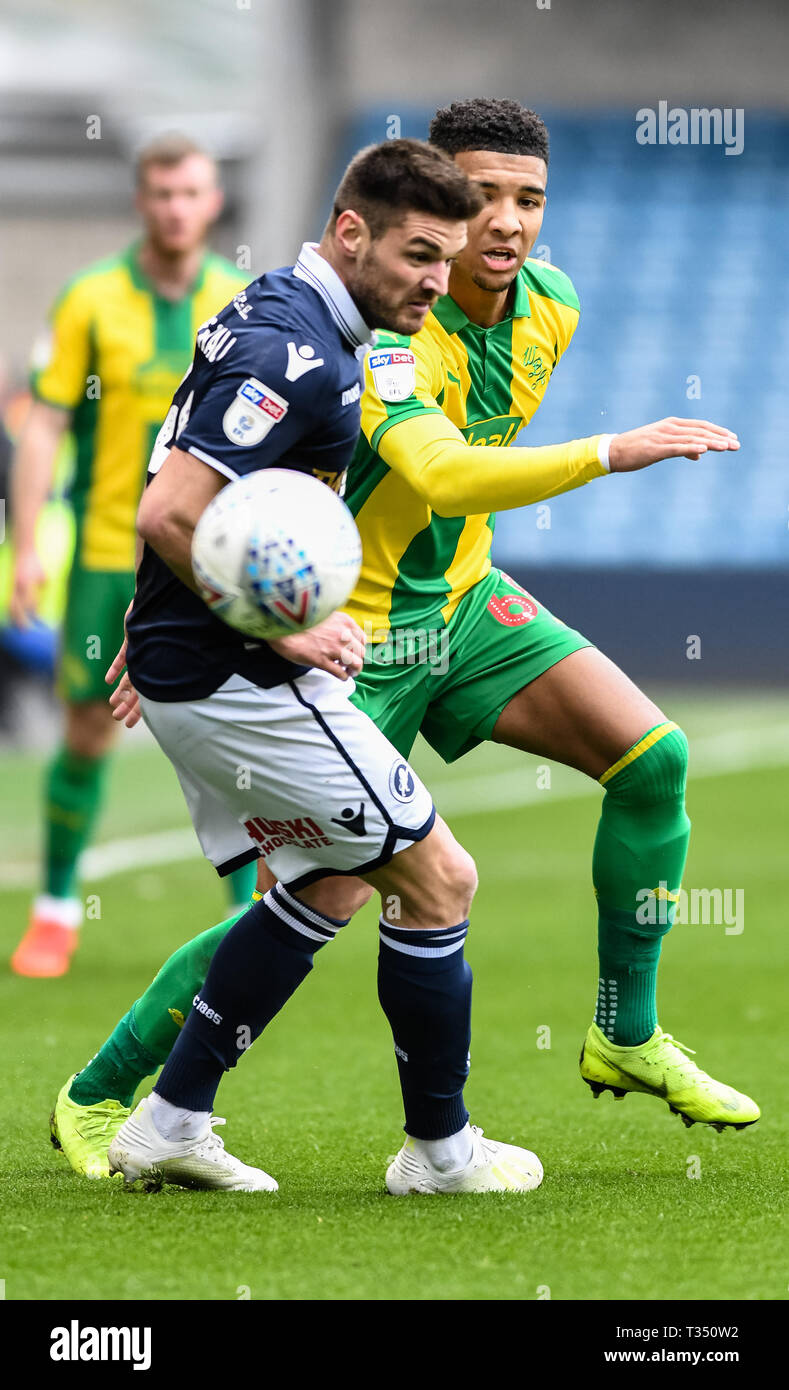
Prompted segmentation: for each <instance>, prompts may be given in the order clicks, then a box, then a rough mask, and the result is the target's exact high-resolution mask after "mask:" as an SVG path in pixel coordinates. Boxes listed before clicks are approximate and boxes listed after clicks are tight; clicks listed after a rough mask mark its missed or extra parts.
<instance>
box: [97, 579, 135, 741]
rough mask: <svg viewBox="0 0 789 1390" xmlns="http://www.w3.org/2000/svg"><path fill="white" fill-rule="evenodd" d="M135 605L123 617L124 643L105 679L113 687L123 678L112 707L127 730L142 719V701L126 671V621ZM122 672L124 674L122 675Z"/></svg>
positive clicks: (116, 717)
mask: <svg viewBox="0 0 789 1390" xmlns="http://www.w3.org/2000/svg"><path fill="white" fill-rule="evenodd" d="M133 605H134V599H132V601H131V603H130V604H129V606H128V608H127V609H126V612H125V613H124V615H123V642H122V643H121V645H120V647H119V648H118V654H117V656H116V657H115V659H114V661H113V663H112V665H111V666H110V667H109V669H108V671H107V673H106V675H105V677H104V679H105V681H106V682H107V684H108V685H112V684H113V683H114V682H115V681H116V680H118V676H120V677H121V679H120V681H119V682H118V685H117V686H116V687H115V689H114V690H113V692H112V694H111V695H110V707H111V709H112V717H113V719H115V720H116V721H117V722H118V723H119V724H121V723H123V724H125V725H126V728H127V729H133V728H134V726H135V724H138V723H139V722H140V719H141V718H142V713H141V711H140V699H139V696H138V694H137V691H136V690H135V689H134V686H133V685H132V683H131V680H130V678H129V673H128V671H127V670H126V648H127V646H128V645H129V639H128V636H127V633H126V620H127V618H128V616H129V614H130V613H131V611H132V607H133ZM121 672H122V673H123V674H122V675H121Z"/></svg>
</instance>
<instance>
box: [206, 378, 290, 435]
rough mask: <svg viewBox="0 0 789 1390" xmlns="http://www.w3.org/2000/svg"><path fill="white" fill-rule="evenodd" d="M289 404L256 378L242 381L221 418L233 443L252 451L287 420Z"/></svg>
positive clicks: (223, 426)
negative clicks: (275, 427) (270, 431)
mask: <svg viewBox="0 0 789 1390" xmlns="http://www.w3.org/2000/svg"><path fill="white" fill-rule="evenodd" d="M287 410H288V402H287V401H286V400H283V398H282V396H278V395H277V393H276V391H272V389H271V387H270V386H264V385H263V382H262V381H256V380H255V378H254V377H253V376H250V377H247V379H246V381H242V383H241V385H240V386H239V388H238V390H237V391H236V394H235V397H234V399H233V400H232V401H231V403H230V405H229V406H228V408H227V410H226V411H225V413H224V415H223V417H222V429H223V430H224V432H225V434H226V435H227V437H228V439H229V440H230V442H231V444H240V446H241V448H242V449H250V448H252V446H253V445H255V444H260V442H261V440H263V439H265V438H266V435H267V434H268V432H269V430H273V428H274V426H275V425H278V424H279V422H280V420H282V419H284V417H285V415H286V414H287Z"/></svg>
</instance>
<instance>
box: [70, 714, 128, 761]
mask: <svg viewBox="0 0 789 1390" xmlns="http://www.w3.org/2000/svg"><path fill="white" fill-rule="evenodd" d="M115 733H116V724H115V721H114V720H113V718H112V711H111V709H110V707H109V704H107V703H106V702H105V701H103V700H86V701H85V702H84V703H81V704H73V705H69V706H68V710H67V713H66V745H67V747H68V749H69V751H70V752H72V753H76V754H77V755H78V756H79V757H82V758H101V757H103V756H104V754H105V753H108V752H109V750H110V748H111V747H112V744H113V741H114V738H115Z"/></svg>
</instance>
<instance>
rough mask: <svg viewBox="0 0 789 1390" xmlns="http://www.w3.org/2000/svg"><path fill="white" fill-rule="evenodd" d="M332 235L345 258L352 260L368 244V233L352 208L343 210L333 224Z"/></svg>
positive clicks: (362, 220) (365, 226) (363, 222)
mask: <svg viewBox="0 0 789 1390" xmlns="http://www.w3.org/2000/svg"><path fill="white" fill-rule="evenodd" d="M334 235H335V238H336V240H337V241H338V242H339V244H340V246H341V247H342V249H343V251H344V252H345V254H346V255H347V256H352V257H353V258H354V259H355V258H356V257H357V256H358V255H359V252H360V251H363V250H364V248H365V246H367V245H368V244H369V242H370V231H369V228H368V226H367V223H366V222H365V220H364V218H363V217H362V216H361V215H360V214H359V213H358V212H354V211H353V209H352V208H345V209H344V210H343V211H342V212H341V213H340V214H339V216H338V218H337V221H336V223H335V224H334Z"/></svg>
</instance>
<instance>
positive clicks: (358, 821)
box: [331, 802, 367, 835]
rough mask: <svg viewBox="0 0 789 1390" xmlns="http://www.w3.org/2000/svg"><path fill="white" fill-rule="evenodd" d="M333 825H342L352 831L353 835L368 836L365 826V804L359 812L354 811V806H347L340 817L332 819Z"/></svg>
mask: <svg viewBox="0 0 789 1390" xmlns="http://www.w3.org/2000/svg"><path fill="white" fill-rule="evenodd" d="M331 823H332V825H342V826H344V828H345V829H346V830H350V832H351V834H352V835H366V834H367V831H366V828H365V824H364V802H362V804H361V806H360V807H359V809H358V811H354V809H353V807H352V806H346V807H344V809H343V810H342V811H340V814H339V816H332V817H331Z"/></svg>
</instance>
